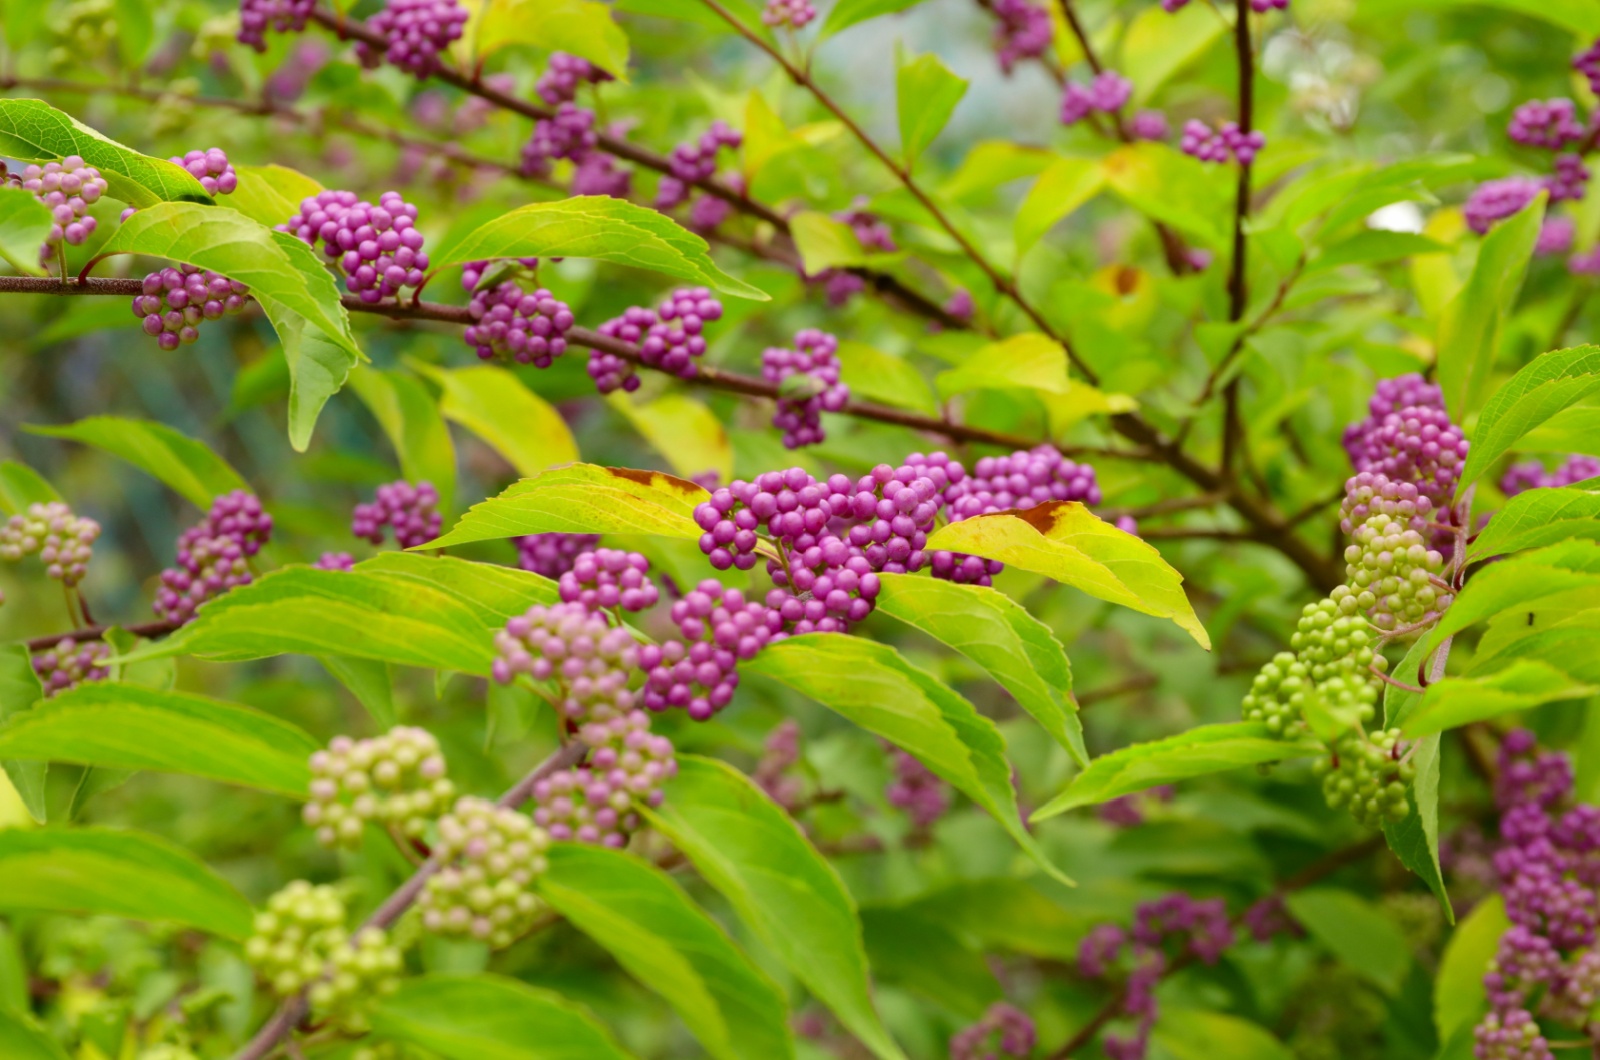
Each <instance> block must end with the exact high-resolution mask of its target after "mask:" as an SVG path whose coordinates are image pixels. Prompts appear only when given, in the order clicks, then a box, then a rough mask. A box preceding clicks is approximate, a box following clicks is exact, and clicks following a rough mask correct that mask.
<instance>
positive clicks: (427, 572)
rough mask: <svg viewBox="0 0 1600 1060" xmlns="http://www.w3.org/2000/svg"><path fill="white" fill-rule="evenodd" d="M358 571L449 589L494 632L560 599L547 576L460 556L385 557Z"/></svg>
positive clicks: (368, 562) (361, 565) (365, 563)
mask: <svg viewBox="0 0 1600 1060" xmlns="http://www.w3.org/2000/svg"><path fill="white" fill-rule="evenodd" d="M356 570H357V571H360V572H361V573H364V574H378V575H383V576H384V577H386V578H389V579H391V580H394V581H406V582H415V583H417V584H419V585H425V586H428V587H430V588H434V589H440V590H443V591H444V592H446V593H449V594H450V595H451V596H453V597H455V598H456V599H457V600H460V601H461V602H462V603H463V604H465V605H467V607H468V608H470V609H471V610H472V611H473V613H474V614H476V615H477V616H478V620H479V621H481V622H482V623H484V625H486V626H488V627H490V628H494V629H498V628H499V627H500V626H503V625H505V622H506V619H508V618H510V617H511V616H513V615H520V614H522V613H524V612H525V611H527V610H528V608H530V607H532V606H533V605H534V604H553V603H556V602H558V601H559V600H560V594H559V592H558V591H557V589H556V583H555V582H553V581H551V580H550V579H549V578H546V577H544V576H542V575H539V574H534V573H533V572H532V571H525V570H520V569H518V568H516V567H502V566H501V565H500V564H498V563H475V562H473V561H471V560H465V559H458V558H457V557H455V556H427V555H423V554H421V553H418V552H380V553H378V554H377V555H376V556H373V557H372V558H371V559H367V560H362V561H361V562H360V563H358V564H356Z"/></svg>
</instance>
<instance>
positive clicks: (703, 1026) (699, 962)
mask: <svg viewBox="0 0 1600 1060" xmlns="http://www.w3.org/2000/svg"><path fill="white" fill-rule="evenodd" d="M549 860H550V867H549V869H548V870H547V871H546V872H545V873H544V874H543V875H541V876H540V877H539V881H538V887H539V894H540V896H541V897H543V898H544V900H545V901H547V902H549V903H550V905H551V906H552V907H553V908H554V909H555V910H556V912H558V913H560V914H561V915H562V916H564V917H566V918H567V919H568V920H570V921H571V922H572V923H573V925H574V926H576V927H577V928H578V930H580V931H582V932H583V933H584V934H586V935H588V936H589V937H590V938H592V939H594V940H595V941H596V942H597V943H599V944H600V945H601V946H603V947H605V949H606V950H607V951H609V952H610V953H611V955H612V956H613V957H615V958H616V959H617V963H619V964H621V965H622V966H623V967H624V968H626V969H627V970H628V972H629V973H630V974H631V975H633V977H634V978H635V979H637V980H639V982H640V983H642V984H643V985H644V986H646V987H648V988H650V989H651V990H654V991H656V992H657V993H659V994H660V995H661V996H662V997H663V998H664V999H665V1000H666V1001H667V1003H668V1004H670V1005H671V1006H672V1007H673V1008H674V1009H675V1010H676V1011H677V1013H678V1015H679V1016H680V1017H681V1018H682V1019H683V1022H684V1023H685V1024H686V1025H687V1026H688V1027H689V1029H690V1030H691V1031H692V1032H693V1033H694V1036H695V1037H696V1038H697V1039H699V1041H700V1044H701V1045H702V1046H704V1047H705V1050H706V1052H707V1053H709V1054H710V1055H712V1056H714V1057H719V1058H724V1057H725V1058H728V1060H737V1058H739V1057H743V1056H761V1057H772V1058H774V1060H779V1058H782V1057H792V1056H793V1055H794V1042H793V1040H792V1037H791V1035H790V1032H789V1024H788V1005H787V1004H786V1003H785V1001H784V997H783V994H782V993H781V992H780V991H779V990H778V988H777V987H776V986H775V985H774V984H773V983H772V981H771V980H770V979H768V978H767V977H766V976H765V975H764V974H762V973H761V972H760V971H759V970H758V969H757V968H756V967H755V966H754V965H753V964H751V963H750V959H749V958H748V957H746V956H745V955H744V954H743V953H741V952H740V951H739V949H738V947H736V946H735V945H734V944H733V942H732V941H731V940H730V939H729V938H728V936H727V934H726V933H725V932H724V931H723V930H722V928H721V927H719V926H718V925H717V923H716V922H715V921H714V920H712V919H711V918H710V917H709V916H707V915H706V914H705V913H704V912H703V911H702V910H701V909H700V908H699V907H698V906H696V905H695V904H694V903H693V902H692V901H691V900H690V899H689V896H688V895H687V894H686V893H684V890H683V888H682V887H680V886H679V885H678V884H677V883H676V882H675V881H674V880H673V879H672V877H670V876H668V875H667V874H666V873H664V872H662V871H661V870H660V869H658V868H656V867H655V866H654V865H651V864H650V863H649V862H646V861H642V860H640V859H639V858H637V857H633V856H631V855H629V854H624V853H622V852H620V851H615V850H608V849H606V848H604V847H595V846H581V845H577V844H573V843H558V844H556V845H555V846H554V847H553V848H552V849H551V850H550V855H549Z"/></svg>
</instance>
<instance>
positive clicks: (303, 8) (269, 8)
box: [239, 0, 317, 52]
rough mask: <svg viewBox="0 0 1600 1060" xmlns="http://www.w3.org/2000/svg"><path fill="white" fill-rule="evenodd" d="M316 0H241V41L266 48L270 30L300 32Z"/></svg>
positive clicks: (314, 8)
mask: <svg viewBox="0 0 1600 1060" xmlns="http://www.w3.org/2000/svg"><path fill="white" fill-rule="evenodd" d="M316 7H317V0H239V43H240V44H244V45H247V46H249V47H251V48H254V49H255V50H256V51H258V52H264V51H266V50H267V33H268V31H269V30H270V31H271V32H274V33H299V32H300V31H301V30H303V29H305V28H306V22H307V21H308V20H309V19H310V18H311V12H313V11H315V10H316Z"/></svg>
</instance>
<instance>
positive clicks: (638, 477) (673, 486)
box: [605, 467, 706, 497]
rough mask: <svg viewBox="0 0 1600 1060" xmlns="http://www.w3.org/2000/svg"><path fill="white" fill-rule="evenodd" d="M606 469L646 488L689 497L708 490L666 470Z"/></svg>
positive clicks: (611, 473)
mask: <svg viewBox="0 0 1600 1060" xmlns="http://www.w3.org/2000/svg"><path fill="white" fill-rule="evenodd" d="M605 471H606V473H607V474H610V475H615V476H617V477H618V478H620V479H627V480H628V481H629V482H637V483H638V484H639V485H641V486H644V487H645V488H646V489H664V490H671V491H673V492H675V493H681V494H683V495H684V496H687V497H694V496H698V495H700V494H702V493H705V492H706V489H705V487H704V486H700V485H697V484H696V483H693V482H690V481H689V480H688V479H686V478H679V477H678V476H677V475H669V474H667V473H666V472H665V471H640V470H638V469H637V468H631V467H608V468H606V469H605Z"/></svg>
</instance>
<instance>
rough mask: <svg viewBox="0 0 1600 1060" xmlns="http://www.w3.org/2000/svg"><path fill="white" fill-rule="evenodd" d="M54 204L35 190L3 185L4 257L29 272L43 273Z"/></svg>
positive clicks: (0, 233) (0, 239)
mask: <svg viewBox="0 0 1600 1060" xmlns="http://www.w3.org/2000/svg"><path fill="white" fill-rule="evenodd" d="M50 224H51V219H50V208H49V207H48V206H46V205H45V204H44V203H42V202H40V201H39V199H38V198H37V197H36V196H35V195H34V194H33V192H31V191H27V190H25V189H23V188H18V187H14V186H11V185H6V186H4V187H0V258H4V259H5V260H6V263H7V264H9V265H10V266H11V267H12V268H13V269H15V270H16V271H18V272H20V273H22V274H23V275H26V276H43V275H45V273H46V271H48V270H46V269H45V267H44V266H43V265H40V264H39V248H40V247H41V246H43V245H44V240H45V237H46V236H48V235H49V234H50Z"/></svg>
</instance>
